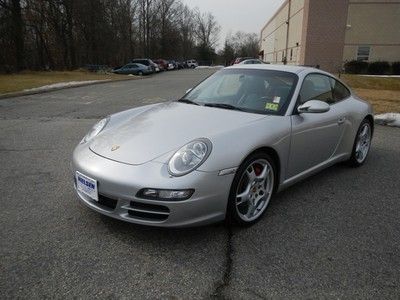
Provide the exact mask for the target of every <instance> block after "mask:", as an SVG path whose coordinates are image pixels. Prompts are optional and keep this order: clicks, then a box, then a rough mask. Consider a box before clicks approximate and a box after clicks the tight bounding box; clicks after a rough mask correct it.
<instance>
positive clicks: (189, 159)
mask: <svg viewBox="0 0 400 300" xmlns="http://www.w3.org/2000/svg"><path fill="white" fill-rule="evenodd" d="M211 148H212V144H211V142H210V141H209V140H208V139H204V138H202V139H197V140H194V141H192V142H190V143H188V144H186V145H185V146H183V147H182V148H181V149H179V150H178V151H177V152H175V154H174V155H173V156H172V157H171V159H170V160H169V162H168V171H169V173H170V174H171V175H173V176H183V175H186V174H188V173H190V172H192V171H193V170H195V169H197V168H198V167H200V166H201V164H202V163H203V162H204V161H205V160H206V159H207V158H208V156H209V155H210V153H211Z"/></svg>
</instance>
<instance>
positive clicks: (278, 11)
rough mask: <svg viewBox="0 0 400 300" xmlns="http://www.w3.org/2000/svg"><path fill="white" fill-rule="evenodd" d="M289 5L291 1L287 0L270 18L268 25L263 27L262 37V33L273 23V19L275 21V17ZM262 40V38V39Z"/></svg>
mask: <svg viewBox="0 0 400 300" xmlns="http://www.w3.org/2000/svg"><path fill="white" fill-rule="evenodd" d="M288 3H289V0H285V1H284V2H283V3H282V5H281V6H279V8H278V9H277V11H276V12H275V13H274V14H273V15H272V17H271V18H269V20H268V21H267V23H266V24H265V25H264V26H263V28H262V29H261V35H262V32H263V31H264V29H265V28H267V26H268V25H269V24H270V23H271V21H272V20H273V19H275V17H276V16H277V15H278V14H279V13H280V12H281V10H282V9H283V8H284V7H285V6H286V4H288ZM261 38H262V37H261Z"/></svg>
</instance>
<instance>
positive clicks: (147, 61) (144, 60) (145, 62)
mask: <svg viewBox="0 0 400 300" xmlns="http://www.w3.org/2000/svg"><path fill="white" fill-rule="evenodd" d="M131 63H138V64H142V65H145V66H148V67H150V68H151V70H152V71H153V73H155V72H156V67H155V65H156V64H155V63H154V62H153V61H152V60H151V59H149V58H136V59H132V60H131Z"/></svg>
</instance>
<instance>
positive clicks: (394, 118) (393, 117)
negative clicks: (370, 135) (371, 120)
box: [375, 113, 400, 127]
mask: <svg viewBox="0 0 400 300" xmlns="http://www.w3.org/2000/svg"><path fill="white" fill-rule="evenodd" d="M375 123H377V124H380V125H387V126H393V127H400V113H386V114H381V115H375Z"/></svg>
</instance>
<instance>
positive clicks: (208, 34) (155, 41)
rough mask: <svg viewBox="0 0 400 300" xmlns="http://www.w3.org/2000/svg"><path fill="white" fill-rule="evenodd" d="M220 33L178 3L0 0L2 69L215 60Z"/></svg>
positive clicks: (205, 16)
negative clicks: (143, 59)
mask: <svg viewBox="0 0 400 300" xmlns="http://www.w3.org/2000/svg"><path fill="white" fill-rule="evenodd" d="M219 32H220V26H219V25H218V23H217V21H216V19H215V17H214V16H213V15H212V14H211V13H202V12H200V11H199V10H198V9H191V8H189V7H188V6H187V5H185V4H183V3H182V2H181V1H180V0H0V49H1V52H0V53H1V54H0V71H19V70H22V69H75V68H77V67H82V66H84V65H86V64H102V65H103V64H104V65H111V66H113V65H121V64H123V63H126V62H127V61H129V59H131V58H134V57H150V58H165V59H172V58H174V59H190V58H197V59H198V60H213V59H214V58H215V56H216V54H215V47H216V45H217V41H218V38H219Z"/></svg>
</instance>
